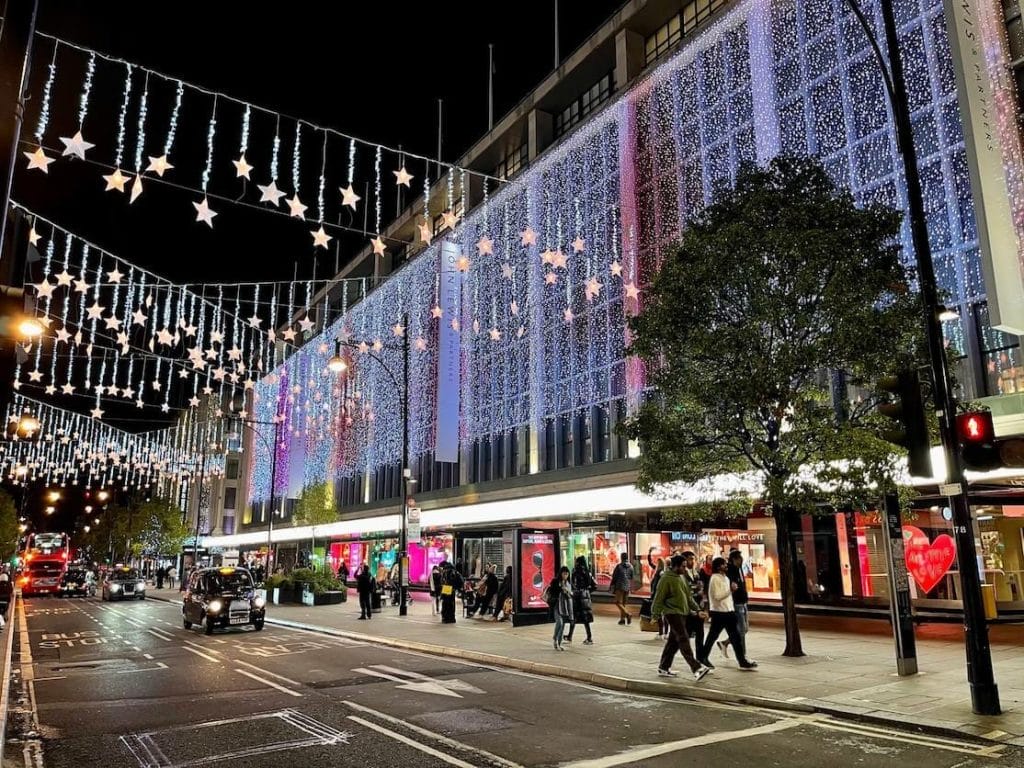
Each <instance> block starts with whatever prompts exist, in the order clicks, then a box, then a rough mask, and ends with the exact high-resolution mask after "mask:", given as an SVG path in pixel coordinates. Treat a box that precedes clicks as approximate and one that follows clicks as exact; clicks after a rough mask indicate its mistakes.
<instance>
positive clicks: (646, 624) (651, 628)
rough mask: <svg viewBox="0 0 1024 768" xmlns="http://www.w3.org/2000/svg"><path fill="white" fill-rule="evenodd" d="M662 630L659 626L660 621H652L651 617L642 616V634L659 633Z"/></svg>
mask: <svg viewBox="0 0 1024 768" xmlns="http://www.w3.org/2000/svg"><path fill="white" fill-rule="evenodd" d="M660 629H661V628H660V626H659V624H658V621H657V620H656V619H652V618H650V617H649V616H641V617H640V631H641V632H658V631H660Z"/></svg>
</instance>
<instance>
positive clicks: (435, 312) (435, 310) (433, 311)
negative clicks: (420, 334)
mask: <svg viewBox="0 0 1024 768" xmlns="http://www.w3.org/2000/svg"><path fill="white" fill-rule="evenodd" d="M443 315H444V310H443V309H441V307H439V306H438V305H437V304H435V305H434V306H433V307H431V308H430V316H431V317H433V318H435V319H436V318H439V317H442V316H443Z"/></svg>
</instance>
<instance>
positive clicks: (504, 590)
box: [491, 565, 512, 621]
mask: <svg viewBox="0 0 1024 768" xmlns="http://www.w3.org/2000/svg"><path fill="white" fill-rule="evenodd" d="M511 598H512V566H511V565H510V566H508V567H507V568H506V569H505V578H503V579H502V580H501V584H500V586H499V587H498V599H497V600H495V601H494V613H493V614H492V615H491V620H492V621H498V619H499V617H501V613H502V611H504V610H505V601H506V600H510V599H511ZM503 618H507V617H503Z"/></svg>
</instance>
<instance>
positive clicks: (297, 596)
mask: <svg viewBox="0 0 1024 768" xmlns="http://www.w3.org/2000/svg"><path fill="white" fill-rule="evenodd" d="M293 584H294V592H293V593H292V602H293V603H298V604H299V605H302V603H303V599H302V593H303V592H305V591H306V590H307V589H308V590H309V591H311V592H312V591H313V585H312V584H310V583H309V582H308V581H296V582H293Z"/></svg>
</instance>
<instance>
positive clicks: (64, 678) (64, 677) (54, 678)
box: [35, 675, 67, 683]
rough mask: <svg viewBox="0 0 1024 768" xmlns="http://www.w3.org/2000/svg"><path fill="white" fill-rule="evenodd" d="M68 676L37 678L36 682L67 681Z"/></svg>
mask: <svg viewBox="0 0 1024 768" xmlns="http://www.w3.org/2000/svg"><path fill="white" fill-rule="evenodd" d="M66 679H67V675H52V676H51V677H37V678H36V679H35V680H36V682H37V683H38V682H39V681H40V680H66Z"/></svg>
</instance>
